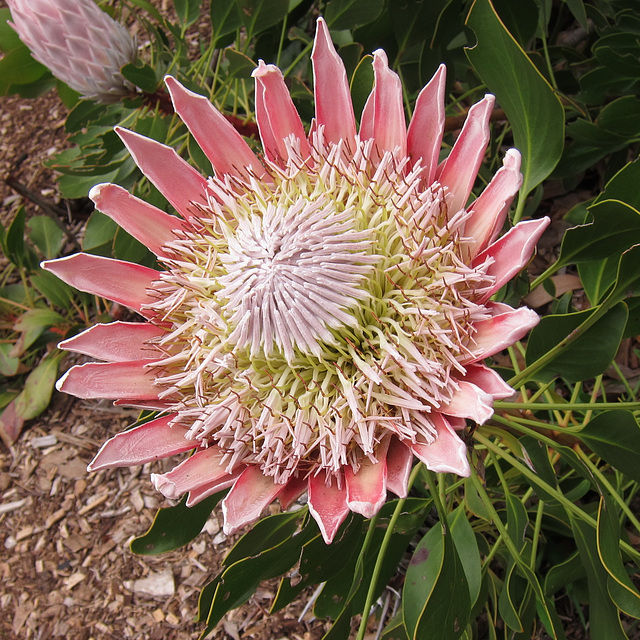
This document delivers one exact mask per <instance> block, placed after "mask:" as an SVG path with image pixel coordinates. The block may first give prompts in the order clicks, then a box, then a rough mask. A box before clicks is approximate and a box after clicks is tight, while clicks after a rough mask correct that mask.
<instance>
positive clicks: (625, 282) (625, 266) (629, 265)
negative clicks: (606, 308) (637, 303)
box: [605, 238, 640, 305]
mask: <svg viewBox="0 0 640 640" xmlns="http://www.w3.org/2000/svg"><path fill="white" fill-rule="evenodd" d="M637 239H639V240H640V238H637ZM639 261H640V244H637V245H635V246H633V247H631V248H630V249H627V250H626V251H625V252H624V253H623V254H622V256H620V262H619V263H618V274H617V277H616V281H615V284H614V286H613V289H612V290H611V292H610V293H609V295H608V296H607V298H606V301H605V304H607V305H614V304H616V303H618V302H622V301H623V300H626V299H627V298H632V297H634V296H637V295H640V270H639V269H638V262H639Z"/></svg>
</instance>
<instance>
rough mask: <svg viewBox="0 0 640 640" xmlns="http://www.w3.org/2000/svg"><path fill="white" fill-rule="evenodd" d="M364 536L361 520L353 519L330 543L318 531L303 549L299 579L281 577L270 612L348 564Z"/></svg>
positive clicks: (278, 608) (324, 580)
mask: <svg viewBox="0 0 640 640" xmlns="http://www.w3.org/2000/svg"><path fill="white" fill-rule="evenodd" d="M363 537H364V534H363V532H362V526H361V523H360V522H359V521H354V520H353V519H350V520H349V521H348V524H347V526H343V527H342V528H341V529H340V531H339V532H338V534H337V535H336V537H335V539H334V541H333V542H332V543H331V544H330V545H327V544H326V543H325V542H324V540H323V539H322V536H321V535H320V532H319V531H318V534H317V535H316V536H315V537H314V538H312V539H311V540H310V541H309V542H308V543H307V544H305V545H304V547H303V548H302V554H301V556H300V568H299V570H298V571H299V574H300V576H299V578H298V579H297V580H296V581H295V582H294V580H292V579H290V578H283V579H282V580H281V582H280V586H279V588H278V593H277V594H276V597H275V600H274V602H273V604H272V606H271V612H272V613H273V612H274V611H279V610H280V609H282V607H285V606H286V605H288V604H289V603H290V602H292V601H293V599H294V598H296V597H297V595H298V594H299V593H301V592H302V591H303V590H304V589H306V588H307V587H308V586H310V585H316V584H320V583H321V582H326V581H327V580H330V579H331V578H333V576H335V575H336V574H337V573H338V572H339V571H340V570H341V569H342V568H343V567H344V566H345V565H347V564H348V562H349V559H350V558H352V557H353V556H354V555H357V553H358V549H357V546H358V544H361V543H362V540H363Z"/></svg>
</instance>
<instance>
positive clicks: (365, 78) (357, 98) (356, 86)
mask: <svg viewBox="0 0 640 640" xmlns="http://www.w3.org/2000/svg"><path fill="white" fill-rule="evenodd" d="M372 62H373V56H370V55H366V56H364V58H362V60H360V62H359V64H358V66H357V67H356V70H355V71H354V72H353V76H352V78H351V99H352V100H353V110H354V112H355V113H356V114H361V113H362V110H363V109H364V105H365V103H366V101H367V98H368V97H369V94H370V93H371V89H372V88H373V65H372ZM356 117H360V116H359V115H356Z"/></svg>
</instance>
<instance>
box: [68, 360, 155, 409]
mask: <svg viewBox="0 0 640 640" xmlns="http://www.w3.org/2000/svg"><path fill="white" fill-rule="evenodd" d="M148 363H149V361H148V360H138V361H134V362H88V363H87V364H81V365H76V366H75V367H71V369H69V371H67V373H65V375H64V376H63V377H62V378H60V380H58V383H57V384H56V388H57V389H58V391H64V392H65V393H70V394H71V395H72V396H76V397H77V398H121V399H126V400H147V399H148V400H155V399H157V398H158V392H159V391H160V388H159V387H157V386H156V385H155V384H154V381H155V374H154V373H153V372H152V371H151V370H150V369H149V368H148V367H147V365H148Z"/></svg>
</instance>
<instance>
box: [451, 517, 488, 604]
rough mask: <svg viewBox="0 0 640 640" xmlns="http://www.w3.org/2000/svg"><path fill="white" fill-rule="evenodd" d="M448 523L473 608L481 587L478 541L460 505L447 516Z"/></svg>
mask: <svg viewBox="0 0 640 640" xmlns="http://www.w3.org/2000/svg"><path fill="white" fill-rule="evenodd" d="M448 522H449V527H450V529H451V537H452V538H453V542H454V544H455V546H456V550H457V552H458V557H459V558H460V562H461V563H462V568H463V570H464V574H465V576H466V578H467V585H468V586H469V596H470V602H471V606H473V605H474V604H475V602H476V600H477V599H478V596H479V595H480V589H481V587H482V563H481V562H480V551H479V550H478V541H477V540H476V536H475V533H474V532H473V529H472V528H471V524H470V523H469V520H468V518H467V514H466V511H465V509H464V506H463V505H460V506H459V507H458V508H457V509H456V510H455V511H454V512H453V513H451V514H449V517H448Z"/></svg>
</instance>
